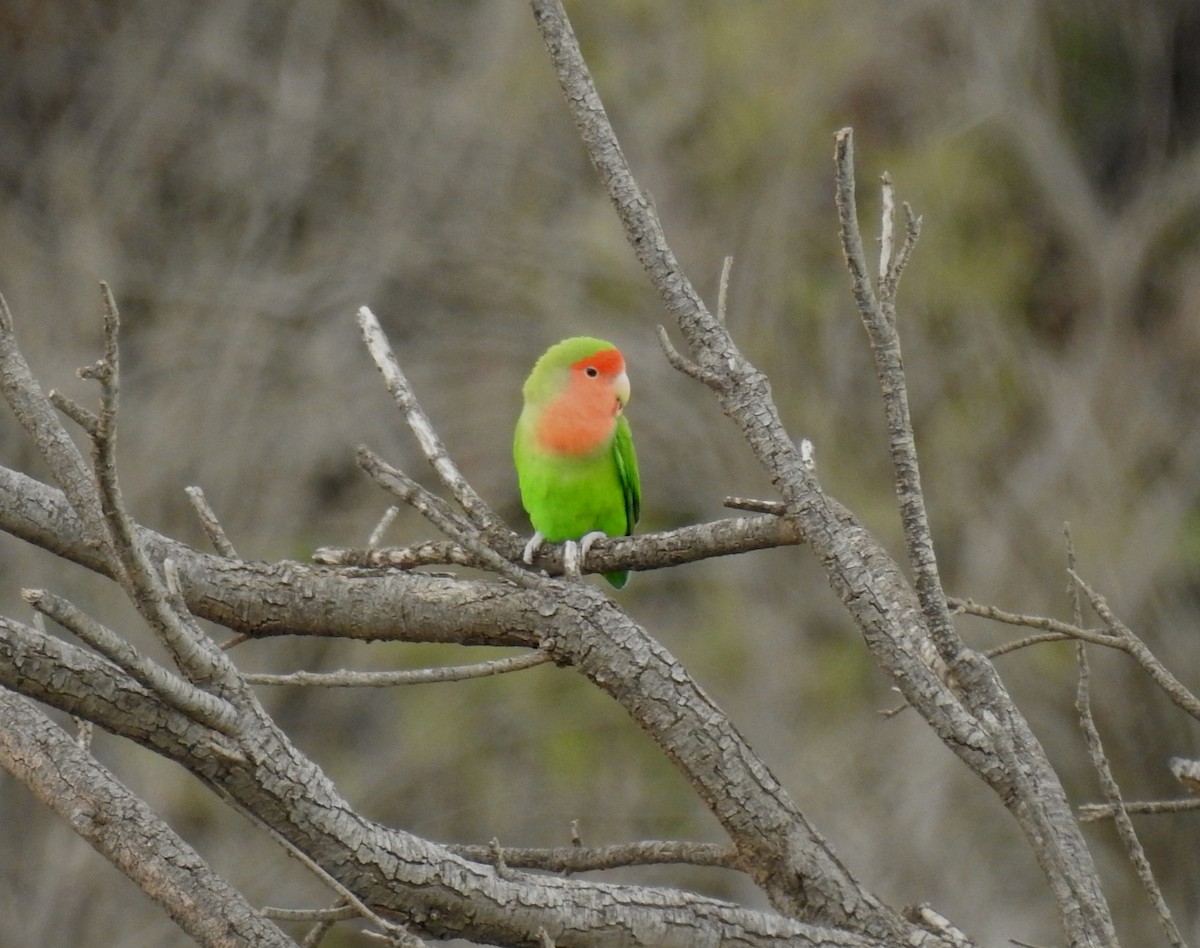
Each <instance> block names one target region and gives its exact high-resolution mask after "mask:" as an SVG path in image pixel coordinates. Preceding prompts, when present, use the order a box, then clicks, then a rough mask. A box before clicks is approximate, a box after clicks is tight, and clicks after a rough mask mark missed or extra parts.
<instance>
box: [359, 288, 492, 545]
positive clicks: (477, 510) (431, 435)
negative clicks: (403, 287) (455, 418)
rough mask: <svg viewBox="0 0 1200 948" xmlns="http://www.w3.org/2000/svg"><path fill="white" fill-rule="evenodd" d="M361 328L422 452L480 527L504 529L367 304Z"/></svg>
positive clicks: (484, 530) (361, 318)
mask: <svg viewBox="0 0 1200 948" xmlns="http://www.w3.org/2000/svg"><path fill="white" fill-rule="evenodd" d="M358 327H359V329H360V330H361V332H362V336H363V341H364V342H365V343H366V344H367V350H368V351H369V352H370V353H371V358H372V359H374V360H375V365H376V367H377V368H378V369H379V371H380V372H381V373H382V374H383V380H384V384H386V385H387V390H388V391H389V392H390V393H391V395H392V398H393V399H394V400H395V402H396V405H397V407H398V408H399V409H400V410H401V411H402V412H403V413H404V417H405V420H406V421H407V422H408V426H409V428H411V429H412V433H413V434H414V435H415V436H416V438H417V443H418V444H420V446H421V451H422V452H423V453H424V455H425V457H426V459H427V460H428V461H429V463H430V464H431V465H433V469H434V470H435V471H436V472H437V475H438V478H439V479H440V480H441V482H442V483H443V484H444V485H445V486H446V488H447V489H448V490H449V491H450V493H451V494H452V495H453V496H454V499H455V500H456V501H458V503H459V505H460V506H461V507H462V509H463V510H464V511H466V514H467V516H468V517H469V518H470V519H471V521H472V523H474V524H475V526H476V527H477V528H478V529H479V530H481V531H483V532H485V533H486V532H490V531H492V530H496V529H499V528H503V522H502V521H501V520H500V518H499V517H497V516H496V514H495V513H494V512H493V511H492V509H491V508H490V507H489V506H488V505H487V502H486V501H484V499H483V498H482V497H480V496H479V494H478V492H476V490H475V488H474V487H472V486H471V485H470V484H469V483H468V482H467V479H466V478H465V477H463V476H462V473H461V472H460V471H459V470H458V466H457V465H456V464H455V463H454V461H453V460H451V458H450V455H449V453H447V451H446V448H445V446H444V445H443V444H442V442H441V439H440V438H439V437H438V436H437V433H436V432H435V431H434V430H433V425H432V424H430V421H429V417H428V416H427V415H426V414H425V411H424V410H423V409H422V408H421V406H420V404H419V403H418V402H417V399H416V395H415V394H414V393H413V389H412V386H411V385H409V382H408V379H407V378H406V377H405V375H404V372H403V371H401V369H400V363H399V362H398V361H397V360H396V356H395V354H394V353H393V352H392V347H391V345H389V343H388V341H387V337H386V336H385V335H384V333H383V329H382V328H380V325H379V321H378V320H377V319H376V318H375V314H374V313H372V312H371V310H370V309H368V308H367V307H366V306H363V307H360V308H359V310H358Z"/></svg>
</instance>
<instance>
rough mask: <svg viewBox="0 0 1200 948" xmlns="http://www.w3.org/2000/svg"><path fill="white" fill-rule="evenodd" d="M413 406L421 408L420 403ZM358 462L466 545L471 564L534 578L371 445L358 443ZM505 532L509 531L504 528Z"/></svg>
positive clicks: (524, 581) (523, 579) (518, 578)
mask: <svg viewBox="0 0 1200 948" xmlns="http://www.w3.org/2000/svg"><path fill="white" fill-rule="evenodd" d="M414 404H415V401H414ZM416 410H417V411H419V410H420V409H419V406H418V407H417V408H416ZM358 464H359V466H360V467H361V468H362V469H363V470H364V471H366V472H367V473H368V474H370V475H371V477H372V479H373V480H374V481H375V482H376V483H377V484H379V485H380V486H381V487H383V488H384V490H386V491H388V492H389V493H390V494H392V496H394V497H398V498H399V499H400V500H403V501H404V502H405V503H407V504H409V505H411V506H412V507H413V508H414V509H415V510H417V511H419V512H420V513H421V514H422V515H423V516H424V517H425V518H426V519H427V520H428V521H429V522H430V523H432V524H433V525H434V526H435V527H437V528H438V529H439V530H441V531H442V532H443V533H444V534H446V535H447V536H448V537H450V539H452V540H454V541H455V542H456V543H458V544H459V545H460V546H462V547H463V548H464V549H466V550H467V551H468V552H469V553H470V554H471V555H472V556H473V558H474V561H475V562H474V563H473V564H472V565H475V566H478V567H480V568H482V569H490V570H493V571H494V572H497V573H499V574H500V575H501V576H504V577H505V578H506V579H510V580H512V581H513V582H515V583H519V584H521V585H529V584H530V583H532V582H533V578H532V577H533V576H534V574H533V573H531V572H530V571H529V570H526V569H521V568H519V567H517V566H515V565H514V564H513V563H512V562H510V561H509V560H507V559H505V558H504V557H503V556H501V555H500V554H499V553H497V552H496V551H495V550H494V549H492V547H490V546H488V545H487V544H486V543H485V542H484V541H483V539H482V535H481V534H480V532H479V529H478V528H477V527H476V526H475V525H474V524H472V523H469V522H468V521H467V520H465V519H464V518H463V517H461V516H460V515H459V514H457V513H456V512H455V511H454V510H453V509H452V508H451V507H450V505H449V504H447V503H446V502H445V501H444V500H442V499H441V498H440V497H438V496H437V495H436V494H432V493H430V492H429V491H428V490H426V489H425V488H424V487H422V486H421V485H420V484H418V483H417V482H416V481H414V480H413V479H412V478H411V477H409V476H408V475H407V474H405V473H404V472H403V471H401V470H399V469H397V468H394V467H392V466H391V465H390V464H388V463H387V462H386V461H384V460H383V459H382V458H381V457H379V455H377V454H376V453H375V452H374V451H372V450H371V449H370V448H367V447H365V446H360V447H359V449H358ZM505 532H506V533H511V531H509V530H508V529H507V528H505ZM514 537H515V535H514Z"/></svg>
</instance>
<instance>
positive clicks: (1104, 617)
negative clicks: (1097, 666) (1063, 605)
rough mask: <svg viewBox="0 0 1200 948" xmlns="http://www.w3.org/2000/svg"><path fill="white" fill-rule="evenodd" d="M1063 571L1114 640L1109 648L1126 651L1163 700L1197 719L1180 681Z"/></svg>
mask: <svg viewBox="0 0 1200 948" xmlns="http://www.w3.org/2000/svg"><path fill="white" fill-rule="evenodd" d="M1067 572H1068V573H1069V574H1070V576H1071V579H1072V581H1074V582H1075V583H1077V584H1078V585H1079V588H1080V589H1081V590H1083V593H1084V595H1086V596H1087V598H1088V602H1089V603H1091V606H1092V609H1093V610H1095V612H1096V615H1097V616H1099V617H1100V620H1101V621H1102V622H1103V623H1104V625H1105V626H1106V627H1107V628H1108V630H1109V632H1111V633H1112V635H1113V637H1114V639H1115V641H1114V642H1113V643H1112V645H1113V646H1114V647H1116V648H1119V649H1121V651H1123V652H1126V653H1127V654H1128V655H1129V656H1130V657H1132V658H1133V660H1134V661H1136V662H1137V663H1138V664H1139V665H1141V666H1142V668H1143V669H1144V670H1145V671H1146V674H1148V675H1149V676H1150V678H1151V680H1152V681H1153V682H1154V683H1155V684H1156V685H1158V686H1159V688H1161V689H1162V690H1163V691H1164V692H1165V693H1166V695H1167V697H1168V698H1170V699H1171V701H1173V702H1174V703H1175V706H1176V707H1178V708H1179V709H1180V710H1182V711H1184V712H1186V713H1187V714H1190V715H1191V716H1192V717H1194V718H1196V719H1197V720H1200V699H1197V698H1196V696H1195V695H1194V694H1192V692H1191V691H1190V690H1189V689H1188V688H1187V686H1186V685H1184V684H1183V682H1181V681H1180V680H1179V679H1178V678H1176V677H1175V676H1174V675H1173V674H1171V672H1170V671H1169V670H1168V669H1167V667H1166V666H1165V665H1164V664H1163V663H1162V662H1160V661H1159V660H1158V658H1157V657H1156V656H1155V655H1154V653H1153V652H1151V651H1150V649H1149V647H1147V645H1146V643H1145V642H1143V641H1142V640H1141V639H1140V638H1139V637H1138V636H1137V635H1136V634H1135V633H1134V631H1133V630H1132V629H1130V628H1129V626H1127V625H1125V623H1123V622H1122V621H1121V620H1120V619H1118V618H1117V617H1116V615H1114V614H1113V611H1112V610H1111V609H1110V608H1109V607H1108V602H1107V601H1106V600H1105V598H1104V597H1103V596H1101V595H1100V594H1099V593H1098V592H1096V590H1094V589H1093V588H1092V587H1091V586H1089V585H1088V584H1087V583H1086V582H1084V581H1083V579H1081V578H1080V576H1079V574H1078V573H1077V572H1075V570H1074V569H1070V570H1068V571H1067Z"/></svg>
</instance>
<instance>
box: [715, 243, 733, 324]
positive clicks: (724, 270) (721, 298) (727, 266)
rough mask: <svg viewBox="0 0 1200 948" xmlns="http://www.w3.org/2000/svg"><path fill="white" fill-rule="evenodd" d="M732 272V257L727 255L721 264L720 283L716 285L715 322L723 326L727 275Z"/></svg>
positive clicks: (726, 295) (727, 285)
mask: <svg viewBox="0 0 1200 948" xmlns="http://www.w3.org/2000/svg"><path fill="white" fill-rule="evenodd" d="M732 270H733V255H732V254H730V255H728V256H727V257H726V258H725V260H724V262H722V264H721V282H720V283H719V284H717V322H719V323H720V324H721V325H722V326H724V325H725V304H726V302H727V301H728V295H729V274H730V271H732Z"/></svg>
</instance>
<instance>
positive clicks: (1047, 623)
mask: <svg viewBox="0 0 1200 948" xmlns="http://www.w3.org/2000/svg"><path fill="white" fill-rule="evenodd" d="M946 601H947V602H948V603H949V605H950V608H951V609H953V610H954V611H955V612H956V613H962V614H963V615H969V616H978V617H979V618H981V619H991V620H992V621H993V622H1002V623H1004V624H1005V625H1018V626H1024V627H1026V628H1030V629H1041V630H1042V631H1043V632H1052V633H1055V634H1056V635H1057V636H1058V637H1060V638H1069V639H1082V640H1083V641H1085V642H1092V643H1094V644H1096V645H1109V646H1113V647H1116V648H1119V647H1120V644H1119V642H1118V641H1116V639H1115V637H1114V636H1112V635H1109V634H1108V633H1107V632H1105V631H1103V630H1102V629H1084V628H1080V627H1079V626H1077V625H1071V624H1070V623H1069V622H1062V621H1060V620H1058V619H1049V618H1046V617H1045V616H1030V615H1022V614H1021V613H1017V612H1007V611H1005V610H1004V609H998V608H996V607H995V606H985V605H981V604H980V603H977V602H975V601H974V600H973V599H955V598H953V597H952V598H950V599H947V600H946Z"/></svg>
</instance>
